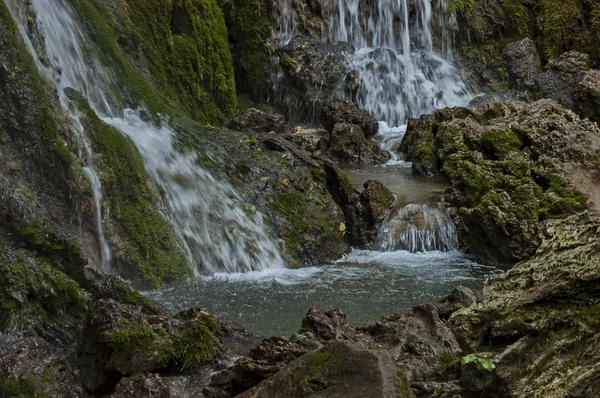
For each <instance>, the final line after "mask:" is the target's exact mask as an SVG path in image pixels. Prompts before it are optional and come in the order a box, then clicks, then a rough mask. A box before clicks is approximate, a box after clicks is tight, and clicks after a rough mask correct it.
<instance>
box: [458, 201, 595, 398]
mask: <svg viewBox="0 0 600 398" xmlns="http://www.w3.org/2000/svg"><path fill="white" fill-rule="evenodd" d="M599 233H600V220H599V219H598V216H597V215H594V214H591V213H582V214H579V215H576V216H572V217H569V218H567V219H564V220H551V221H547V222H546V223H544V226H543V228H542V230H541V236H542V240H543V241H542V244H541V245H540V247H539V248H538V250H537V253H536V255H535V256H534V257H532V258H531V259H530V260H529V261H526V262H522V263H519V264H517V265H516V266H515V267H514V268H513V269H512V270H510V271H509V272H508V273H506V274H504V275H502V276H500V277H498V278H494V279H492V280H490V281H489V282H488V283H487V284H486V287H485V289H484V297H483V300H482V302H481V303H479V304H477V305H476V306H473V307H470V308H467V309H463V310H460V311H458V312H456V313H455V314H453V315H452V317H451V318H450V325H451V328H452V329H453V331H454V332H455V333H456V335H457V336H458V338H459V341H460V342H461V344H462V346H463V348H464V349H465V350H466V352H467V353H471V352H479V353H477V354H473V355H472V357H477V358H485V357H487V358H488V360H487V361H488V363H493V364H494V367H493V368H494V369H492V371H491V373H490V372H489V371H488V372H485V371H484V373H487V374H488V377H486V378H482V379H481V380H480V381H481V382H475V381H476V380H475V379H474V377H473V376H474V374H473V373H468V372H467V373H465V374H463V377H462V383H463V385H464V386H465V387H467V388H468V389H470V390H471V393H474V394H477V393H478V392H482V391H483V390H485V391H486V395H488V396H490V397H506V396H594V395H595V394H596V393H597V392H598V391H600V384H599V382H598V380H599V377H598V375H599V372H600V370H599V369H598V367H597V363H598V359H599V358H600V351H599V349H600V345H599V344H598V333H597V330H598V327H599V326H600V318H599V317H598V305H599V303H600V302H599V300H600V295H599V292H598V289H597V285H598V278H599V277H600V246H599V243H598V239H597V237H598V234H599ZM486 352H487V354H486ZM492 353H493V354H492Z"/></svg>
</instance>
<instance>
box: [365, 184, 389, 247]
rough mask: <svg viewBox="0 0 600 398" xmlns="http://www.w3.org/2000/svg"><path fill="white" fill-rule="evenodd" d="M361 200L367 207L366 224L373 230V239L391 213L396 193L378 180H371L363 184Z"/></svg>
mask: <svg viewBox="0 0 600 398" xmlns="http://www.w3.org/2000/svg"><path fill="white" fill-rule="evenodd" d="M363 188H364V190H363V191H362V192H361V194H360V201H361V203H362V205H363V207H364V209H365V214H364V218H365V224H366V225H368V226H369V229H370V231H371V236H372V237H371V239H373V240H374V239H375V238H376V235H377V231H378V230H379V227H380V226H381V224H382V223H383V221H384V220H385V219H386V218H387V217H388V215H389V214H390V210H391V207H392V206H393V204H394V195H393V194H392V192H391V191H390V190H389V189H388V188H387V187H386V186H385V185H383V183H382V182H380V181H377V180H369V181H366V182H365V183H364V184H363Z"/></svg>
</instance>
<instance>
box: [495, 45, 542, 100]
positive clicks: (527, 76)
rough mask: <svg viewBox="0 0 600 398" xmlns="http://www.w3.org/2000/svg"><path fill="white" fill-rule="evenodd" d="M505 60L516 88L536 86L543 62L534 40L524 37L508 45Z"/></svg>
mask: <svg viewBox="0 0 600 398" xmlns="http://www.w3.org/2000/svg"><path fill="white" fill-rule="evenodd" d="M504 60H505V63H506V69H507V71H508V75H509V76H510V79H511V84H512V86H513V87H514V88H516V89H521V90H530V89H533V88H534V86H535V77H536V75H537V74H538V73H539V72H540V71H541V69H542V63H541V60H540V55H539V54H538V51H537V48H536V47H535V43H534V42H533V40H531V39H523V40H520V41H518V42H515V43H511V44H509V45H508V46H506V48H505V49H504Z"/></svg>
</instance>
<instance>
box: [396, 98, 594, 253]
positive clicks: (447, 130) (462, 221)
mask: <svg viewBox="0 0 600 398" xmlns="http://www.w3.org/2000/svg"><path fill="white" fill-rule="evenodd" d="M402 146H403V148H404V149H405V150H406V151H407V157H408V159H410V160H412V161H413V170H414V171H415V172H417V173H420V174H438V173H441V174H443V175H444V176H445V177H447V178H448V179H449V180H450V182H451V183H452V188H451V190H450V191H448V192H447V193H446V201H447V202H448V203H449V204H450V205H451V206H453V207H455V208H456V217H457V220H458V225H459V231H460V233H461V235H462V238H461V239H462V242H464V244H465V245H466V247H467V248H468V250H470V251H472V252H473V253H477V254H480V255H483V256H485V257H487V258H489V259H495V260H499V261H502V262H504V261H506V262H511V261H518V260H521V259H525V258H528V257H529V256H531V255H533V253H535V250H536V248H537V246H538V245H539V237H538V234H537V232H538V228H539V222H540V221H543V220H545V219H549V218H561V217H565V216H567V215H570V214H573V213H574V212H576V211H579V210H582V209H584V208H585V207H586V206H587V205H588V200H587V198H586V196H585V195H584V194H582V193H581V192H584V193H587V192H589V188H588V186H589V185H590V184H593V181H595V180H594V178H595V177H594V175H595V174H594V173H595V171H594V170H596V171H597V170H598V167H599V166H600V163H599V160H600V159H599V157H598V150H600V130H598V128H597V127H596V126H595V125H594V124H593V123H591V122H589V121H585V120H580V119H579V118H578V117H577V116H576V115H575V114H574V113H572V112H571V111H568V110H565V109H564V108H562V107H560V106H559V105H558V104H556V103H555V102H553V101H550V100H542V101H538V102H535V103H533V104H526V103H518V102H513V103H501V104H493V105H488V106H485V107H483V108H482V109H480V110H479V111H476V112H474V111H471V110H468V109H463V108H454V109H443V110H440V111H438V112H436V114H435V115H434V116H423V117H421V118H420V119H419V120H416V121H413V122H411V123H409V127H408V131H407V134H406V136H405V137H404V140H403V144H402ZM423 148H426V152H427V153H430V158H431V159H435V163H432V161H431V160H430V159H429V157H425V158H424V157H423V156H422V155H421V154H422V152H423V151H424V149H423ZM423 170H424V171H425V172H424V171H423ZM584 181H585V182H584Z"/></svg>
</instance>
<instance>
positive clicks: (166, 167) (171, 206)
mask: <svg viewBox="0 0 600 398" xmlns="http://www.w3.org/2000/svg"><path fill="white" fill-rule="evenodd" d="M5 3H6V4H7V6H8V7H9V9H10V10H11V14H12V16H13V18H14V19H15V21H16V22H17V24H18V26H19V30H20V33H21V35H22V36H23V39H24V40H25V41H26V43H27V44H28V47H29V50H30V52H31V53H32V55H33V56H34V58H36V60H37V63H38V67H39V68H40V70H41V71H42V72H43V73H44V74H45V75H46V76H47V77H48V79H49V80H50V81H52V82H53V83H54V84H55V86H56V88H57V91H58V94H59V96H60V100H61V103H62V105H63V108H64V110H65V113H66V114H68V115H69V116H70V117H71V118H72V120H73V128H74V130H75V131H77V132H78V134H79V136H80V140H81V141H82V145H81V148H80V157H81V159H82V162H83V165H84V166H85V167H86V172H87V174H88V175H89V177H90V182H91V183H92V186H93V188H94V189H93V191H94V202H95V204H96V217H97V224H98V235H99V236H98V240H99V243H100V246H101V252H102V253H101V256H102V258H103V265H102V267H103V268H109V267H110V265H109V264H106V263H107V262H110V251H109V250H110V249H109V246H108V244H107V239H106V237H105V236H104V230H103V228H102V213H103V212H102V207H103V206H105V205H104V204H103V203H102V187H101V183H100V181H101V178H100V176H99V175H98V173H97V171H96V170H95V168H94V164H93V157H94V155H95V154H93V153H92V150H91V144H90V142H89V140H88V139H87V136H86V134H85V129H84V128H83V125H82V124H81V123H80V121H79V115H78V113H77V111H76V110H74V107H73V106H71V105H70V103H69V99H68V97H67V96H66V94H65V93H64V89H66V88H73V89H75V90H77V91H79V92H81V93H82V94H83V95H84V96H85V98H87V99H88V101H89V103H90V106H91V107H92V109H94V111H95V112H96V113H97V114H98V116H99V117H100V118H102V119H104V121H106V122H107V123H109V124H111V125H112V126H114V127H116V128H117V129H119V130H120V131H121V132H123V133H124V134H126V135H127V136H129V137H130V138H131V139H132V140H133V142H134V143H135V144H136V146H137V147H138V149H139V151H140V154H141V155H142V157H143V159H144V162H145V166H146V170H147V172H148V174H149V175H150V177H151V178H152V179H153V180H154V182H155V183H156V184H158V185H159V186H160V187H161V188H162V191H164V192H165V197H164V200H163V205H164V209H163V210H164V213H165V215H166V217H167V218H168V219H169V221H170V222H171V224H172V225H173V227H174V229H175V230H176V232H177V233H178V234H179V236H180V237H181V238H182V245H183V246H184V248H185V249H186V251H187V254H188V259H189V261H190V262H191V264H192V265H193V266H194V269H195V271H196V272H197V273H198V274H200V273H209V274H210V273H215V272H244V271H256V270H265V269H269V268H283V266H284V264H283V260H282V258H281V256H280V254H279V248H278V246H277V244H276V243H275V242H274V239H273V238H271V237H270V236H269V234H268V233H267V232H266V228H265V225H264V223H263V220H262V216H261V214H260V213H258V212H257V211H256V209H254V208H252V207H251V206H248V205H245V204H244V202H243V201H242V200H241V199H240V197H239V196H238V195H237V193H236V192H235V190H234V189H233V187H232V186H231V185H229V184H228V183H225V182H223V181H219V180H217V179H216V178H215V177H214V176H213V175H212V174H211V173H210V172H208V171H206V170H204V169H202V168H200V167H198V166H197V165H196V164H195V160H196V155H195V154H186V155H183V154H180V153H178V152H177V151H176V150H174V148H173V139H174V135H175V134H174V132H173V130H172V129H170V128H169V127H168V126H166V125H162V126H155V125H153V124H150V123H148V122H145V121H143V120H142V118H141V117H140V113H139V112H138V111H134V110H131V109H119V108H117V107H115V106H112V105H111V103H113V102H116V101H111V100H110V98H111V95H110V90H109V88H110V87H114V84H113V79H112V77H111V76H112V73H111V71H110V70H108V69H106V68H104V67H103V66H102V64H101V63H100V62H99V61H98V60H97V59H96V58H95V57H94V56H92V54H90V53H86V52H85V51H84V50H83V49H84V48H85V46H84V45H83V43H86V41H87V40H88V39H87V38H86V37H85V35H84V34H83V31H82V30H81V29H80V28H79V26H78V24H77V22H76V18H75V16H74V12H73V10H72V9H71V7H70V6H69V5H68V4H67V3H65V2H64V0H31V2H30V3H27V4H23V2H22V1H19V0H5ZM28 7H32V8H33V10H35V17H36V19H37V24H38V25H39V26H40V27H41V32H43V35H44V37H45V54H44V58H47V59H48V60H50V63H51V65H50V66H46V65H44V63H43V62H41V58H42V56H41V55H39V54H36V51H35V46H34V45H33V43H32V42H31V40H30V38H29V35H28V30H27V29H28V28H27V24H28V18H32V14H31V12H28ZM46 63H47V62H46ZM107 212H108V209H107V208H105V213H107Z"/></svg>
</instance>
